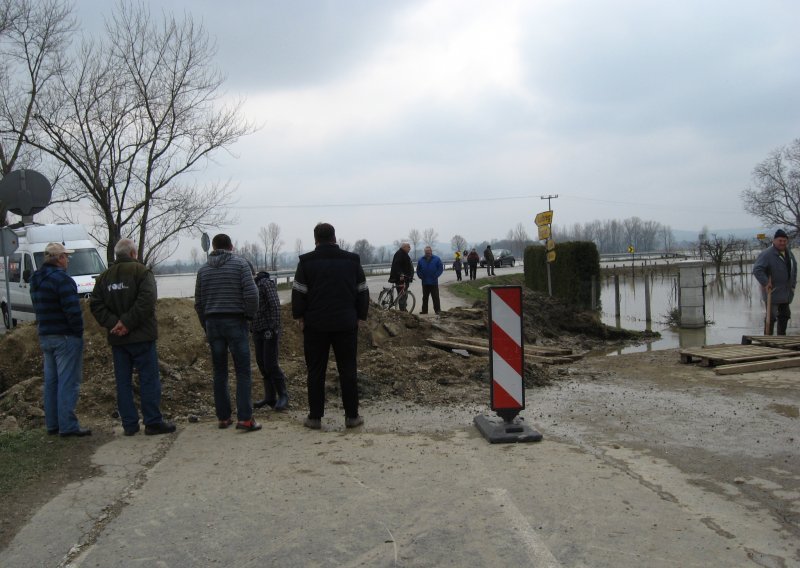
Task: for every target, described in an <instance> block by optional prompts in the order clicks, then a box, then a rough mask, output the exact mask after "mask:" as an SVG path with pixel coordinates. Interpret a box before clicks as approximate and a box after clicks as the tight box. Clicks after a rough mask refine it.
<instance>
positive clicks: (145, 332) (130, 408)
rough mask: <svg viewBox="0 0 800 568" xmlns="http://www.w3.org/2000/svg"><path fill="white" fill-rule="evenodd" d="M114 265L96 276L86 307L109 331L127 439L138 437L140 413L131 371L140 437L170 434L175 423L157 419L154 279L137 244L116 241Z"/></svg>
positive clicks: (157, 393) (156, 331) (159, 414)
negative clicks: (136, 378) (136, 381)
mask: <svg viewBox="0 0 800 568" xmlns="http://www.w3.org/2000/svg"><path fill="white" fill-rule="evenodd" d="M114 255H115V257H116V262H115V263H114V264H112V265H111V266H110V267H109V268H108V270H106V271H105V272H103V273H102V274H101V275H100V276H98V277H97V280H96V281H95V285H94V290H93V291H92V299H91V301H90V303H89V305H90V307H91V309H92V315H94V318H95V319H96V320H97V323H99V324H100V325H101V326H103V327H104V328H106V329H107V330H108V343H109V344H110V345H111V353H112V355H113V357H114V378H115V380H116V384H117V410H118V411H119V417H120V419H121V420H122V429H123V431H124V433H125V435H126V436H133V435H134V434H136V433H137V432H139V411H138V410H137V408H136V403H135V402H134V397H133V370H134V368H135V369H136V370H138V371H139V396H140V398H141V402H142V416H143V418H144V433H145V434H146V435H148V436H152V435H154V434H169V433H170V432H174V431H175V424H173V423H171V422H165V421H164V419H163V417H162V415H161V408H160V407H161V377H160V375H159V371H158V352H157V350H156V339H157V338H158V324H157V323H156V299H157V298H158V292H157V289H156V278H155V276H153V271H152V270H150V269H149V268H147V267H146V266H145V265H144V264H142V263H141V262H139V261H138V260H137V255H138V252H137V250H136V244H135V243H134V242H133V241H132V240H131V239H120V240H119V241H118V242H117V244H116V245H115V246H114Z"/></svg>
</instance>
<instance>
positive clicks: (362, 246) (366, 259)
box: [353, 239, 375, 264]
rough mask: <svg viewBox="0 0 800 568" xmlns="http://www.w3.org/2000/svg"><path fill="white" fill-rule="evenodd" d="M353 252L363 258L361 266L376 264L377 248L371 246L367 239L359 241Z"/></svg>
mask: <svg viewBox="0 0 800 568" xmlns="http://www.w3.org/2000/svg"><path fill="white" fill-rule="evenodd" d="M353 252H354V253H356V254H357V255H358V256H360V257H361V264H372V263H373V262H375V247H374V246H372V245H371V244H369V241H368V240H367V239H359V240H357V241H356V244H354V245H353Z"/></svg>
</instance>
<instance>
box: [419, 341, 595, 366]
mask: <svg viewBox="0 0 800 568" xmlns="http://www.w3.org/2000/svg"><path fill="white" fill-rule="evenodd" d="M425 341H427V342H428V343H430V344H431V345H433V346H435V347H440V348H444V349H463V350H464V351H466V352H467V353H472V354H474V355H486V356H489V348H488V347H483V346H481V345H470V344H469V343H460V342H457V341H449V340H445V339H431V338H428V339H426V340H425ZM581 357H582V356H581V355H571V356H569V357H568V356H560V357H542V356H540V355H529V354H528V353H525V360H526V361H529V362H531V363H544V364H546V365H557V364H559V363H571V362H573V361H574V360H575V358H578V359H580V358H581Z"/></svg>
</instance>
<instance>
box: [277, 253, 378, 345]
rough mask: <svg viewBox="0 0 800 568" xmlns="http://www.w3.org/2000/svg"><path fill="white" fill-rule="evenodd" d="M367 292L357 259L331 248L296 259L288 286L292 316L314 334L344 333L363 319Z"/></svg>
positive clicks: (367, 306) (367, 305)
mask: <svg viewBox="0 0 800 568" xmlns="http://www.w3.org/2000/svg"><path fill="white" fill-rule="evenodd" d="M368 309H369V289H368V288H367V279H366V277H365V276H364V269H363V268H361V259H360V258H359V256H358V255H357V254H353V253H351V252H347V251H343V250H341V249H340V248H339V247H338V246H337V245H334V244H322V245H317V248H316V249H314V250H313V251H312V252H309V253H306V254H303V255H301V256H300V262H299V264H298V265H297V271H296V272H295V275H294V284H292V316H293V317H294V318H295V319H299V318H303V320H304V322H305V327H306V328H307V329H311V330H314V331H347V330H352V329H354V328H356V327H357V326H358V320H366V319H367V310H368Z"/></svg>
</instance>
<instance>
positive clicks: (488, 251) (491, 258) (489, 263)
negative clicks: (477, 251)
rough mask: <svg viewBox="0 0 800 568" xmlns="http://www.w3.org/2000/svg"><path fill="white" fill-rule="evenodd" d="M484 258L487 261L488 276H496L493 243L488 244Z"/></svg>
mask: <svg viewBox="0 0 800 568" xmlns="http://www.w3.org/2000/svg"><path fill="white" fill-rule="evenodd" d="M483 260H485V261H486V276H494V253H493V252H492V245H486V248H485V249H484V251H483Z"/></svg>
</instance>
